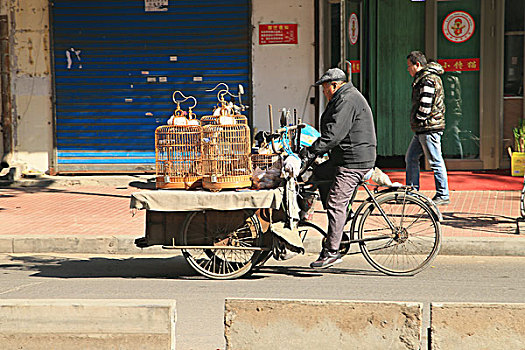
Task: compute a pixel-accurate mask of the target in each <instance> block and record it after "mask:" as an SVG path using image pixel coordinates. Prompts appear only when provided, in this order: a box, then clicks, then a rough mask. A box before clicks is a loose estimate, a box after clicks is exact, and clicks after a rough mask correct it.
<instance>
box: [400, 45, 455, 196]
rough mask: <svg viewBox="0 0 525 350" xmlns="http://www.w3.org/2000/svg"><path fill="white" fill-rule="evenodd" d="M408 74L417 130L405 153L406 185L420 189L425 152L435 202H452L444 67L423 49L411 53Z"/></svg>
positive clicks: (414, 126) (408, 59) (414, 123)
mask: <svg viewBox="0 0 525 350" xmlns="http://www.w3.org/2000/svg"><path fill="white" fill-rule="evenodd" d="M407 70H408V73H409V74H410V75H411V76H412V77H414V81H413V82H412V110H411V112H410V127H411V128H412V131H413V132H414V133H415V135H414V137H413V138H412V141H411V142H410V145H409V146H408V150H407V153H406V155H405V161H406V184H407V185H410V186H414V187H416V188H417V189H419V172H420V169H419V159H420V158H421V156H422V155H423V154H424V155H425V157H426V158H427V160H428V163H429V164H430V168H431V169H432V171H433V172H434V182H435V185H436V195H435V196H434V198H432V199H433V200H434V203H436V204H437V205H446V204H449V203H450V198H449V190H448V178H447V169H446V166H445V161H444V160H443V155H442V153H441V137H442V136H443V130H445V94H444V91H443V82H442V81H441V78H440V75H441V74H443V73H444V70H443V67H441V65H440V64H439V63H437V62H431V63H428V62H427V59H426V57H425V55H424V54H423V53H422V52H420V51H412V52H411V53H410V54H409V55H408V56H407Z"/></svg>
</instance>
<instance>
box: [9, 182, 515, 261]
mask: <svg viewBox="0 0 525 350" xmlns="http://www.w3.org/2000/svg"><path fill="white" fill-rule="evenodd" d="M136 191H141V189H138V188H135V187H131V186H129V185H123V186H116V185H107V184H105V185H104V184H103V185H100V186H84V185H76V186H65V187H62V188H56V187H53V188H46V187H44V188H42V187H4V188H0V224H1V230H0V240H1V239H2V238H13V239H17V238H33V239H45V238H50V237H73V238H75V239H78V240H81V239H83V238H89V237H91V238H93V237H107V238H115V237H116V238H119V237H121V238H124V239H128V240H130V241H132V239H133V238H136V237H141V236H143V235H144V225H145V224H144V221H145V212H144V211H138V212H137V213H136V214H135V215H134V216H132V215H131V212H130V210H129V202H130V194H131V193H133V192H136ZM423 193H425V194H426V195H428V196H432V195H433V193H431V192H427V191H423ZM363 194H364V192H363V193H362V194H361V195H363ZM358 198H359V197H358ZM519 201H520V192H519V191H455V192H451V204H449V205H447V206H441V207H440V210H441V211H442V214H443V218H444V221H443V222H442V228H443V231H442V232H443V237H444V242H447V239H448V240H451V239H454V238H460V239H461V238H464V239H467V240H469V241H470V242H474V243H475V242H477V241H480V242H481V241H484V242H487V240H488V241H489V243H488V244H489V245H487V246H486V247H489V249H490V242H491V241H494V240H496V241H499V242H501V241H503V242H505V244H506V245H509V244H510V245H515V244H516V243H518V245H519V246H522V247H524V248H525V235H524V234H521V235H516V227H517V226H516V217H518V216H519V214H520V211H519ZM316 208H320V205H317V206H316ZM355 208H356V207H354V209H355ZM325 217H326V215H325V213H324V212H322V211H321V210H316V213H315V215H314V221H315V222H317V223H319V224H321V226H323V225H324V223H325V222H326V220H325ZM4 245H5V243H4ZM130 246H131V244H130ZM0 248H1V247H0ZM133 249H135V248H134V247H132V249H130V251H129V252H130V253H133ZM520 249H521V248H520ZM0 251H1V250H0ZM138 251H139V249H138V248H137V252H138ZM28 253H30V252H28ZM465 254H468V252H465ZM512 254H513V255H525V251H523V254H516V253H512ZM495 255H498V254H497V253H496V254H495Z"/></svg>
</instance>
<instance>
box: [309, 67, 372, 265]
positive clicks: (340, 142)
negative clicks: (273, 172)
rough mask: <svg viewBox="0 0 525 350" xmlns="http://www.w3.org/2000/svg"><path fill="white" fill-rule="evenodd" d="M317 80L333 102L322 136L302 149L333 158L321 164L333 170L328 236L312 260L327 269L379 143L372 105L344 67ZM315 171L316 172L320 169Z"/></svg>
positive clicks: (334, 261) (334, 259) (333, 261)
mask: <svg viewBox="0 0 525 350" xmlns="http://www.w3.org/2000/svg"><path fill="white" fill-rule="evenodd" d="M315 85H317V86H319V85H322V86H323V94H324V95H325V97H326V99H327V100H328V101H329V102H328V105H327V106H326V109H325V111H324V113H323V115H322V116H321V136H320V137H319V138H318V139H317V140H316V141H315V142H314V143H313V144H312V145H311V146H310V147H308V148H304V149H302V150H301V159H302V160H304V161H308V159H312V158H315V157H316V156H320V155H323V154H325V153H327V152H328V153H329V160H328V161H326V162H325V163H323V164H322V166H323V168H325V169H328V171H327V173H326V174H323V177H325V178H327V179H328V178H329V179H330V180H332V181H333V182H332V185H331V187H330V189H329V191H327V192H328V193H327V200H326V205H325V207H326V213H327V216H328V233H327V240H326V243H325V246H324V247H323V249H322V251H321V254H320V255H319V258H318V259H317V260H316V261H314V262H313V263H311V264H310V266H311V267H313V268H326V267H330V266H332V265H334V264H337V263H339V262H341V261H342V260H341V254H340V253H339V245H340V244H341V239H342V236H343V229H344V226H345V223H346V220H347V206H348V203H349V201H350V197H351V195H352V193H353V191H354V189H355V188H356V186H357V184H358V183H359V181H360V180H361V179H362V178H363V177H364V175H365V174H366V173H367V172H368V171H369V170H370V169H371V168H373V166H374V164H375V160H376V145H377V142H376V135H375V128H374V120H373V117H372V111H371V109H370V106H369V105H368V103H367V102H366V100H365V98H364V97H363V95H361V93H360V92H359V90H357V89H356V88H355V87H354V86H353V85H352V82H351V81H348V82H347V81H346V75H345V73H344V72H343V71H342V70H341V69H339V68H331V69H329V70H328V71H326V73H325V74H323V76H322V77H321V79H319V80H318V81H317V82H316V83H315ZM327 175H328V176H327ZM314 176H316V177H317V174H316V172H315V170H314Z"/></svg>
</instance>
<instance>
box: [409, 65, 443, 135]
mask: <svg viewBox="0 0 525 350" xmlns="http://www.w3.org/2000/svg"><path fill="white" fill-rule="evenodd" d="M443 73H444V70H443V67H441V65H440V64H439V63H436V62H432V63H429V64H428V65H426V66H425V67H424V68H423V69H422V70H420V71H419V72H417V74H416V76H415V77H414V82H413V83H412V111H411V112H410V127H411V128H412V131H414V132H415V133H417V134H420V133H425V132H429V131H442V130H444V129H445V94H444V91H443V82H442V81H441V78H440V77H439V76H440V75H441V74H443Z"/></svg>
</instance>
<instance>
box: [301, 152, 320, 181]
mask: <svg viewBox="0 0 525 350" xmlns="http://www.w3.org/2000/svg"><path fill="white" fill-rule="evenodd" d="M299 158H300V159H301V171H300V172H299V176H301V175H302V174H304V172H305V171H306V170H308V168H309V167H310V166H311V165H312V164H313V162H314V161H315V159H316V158H317V156H316V155H315V154H313V153H312V152H310V150H309V149H308V147H303V148H301V150H300V151H299Z"/></svg>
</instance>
